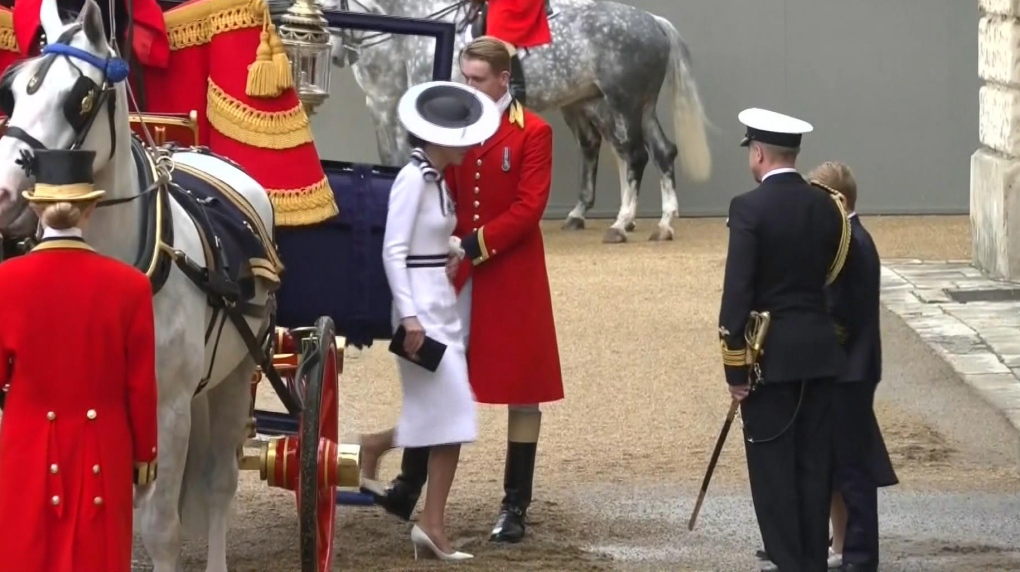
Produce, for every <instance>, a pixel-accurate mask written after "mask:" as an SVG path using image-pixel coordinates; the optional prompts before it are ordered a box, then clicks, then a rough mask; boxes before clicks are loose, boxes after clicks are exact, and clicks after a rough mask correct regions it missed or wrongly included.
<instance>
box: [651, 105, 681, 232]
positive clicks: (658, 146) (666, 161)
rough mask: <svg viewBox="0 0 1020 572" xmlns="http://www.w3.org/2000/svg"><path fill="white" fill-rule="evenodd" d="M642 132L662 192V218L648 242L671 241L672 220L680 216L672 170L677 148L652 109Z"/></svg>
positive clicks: (674, 174)
mask: <svg viewBox="0 0 1020 572" xmlns="http://www.w3.org/2000/svg"><path fill="white" fill-rule="evenodd" d="M644 132H645V139H646V140H647V143H648V150H649V151H650V152H651V154H652V160H653V161H654V162H655V166H656V167H657V168H658V169H659V172H660V179H659V188H660V190H661V192H662V218H660V219H659V225H658V227H657V228H656V229H655V230H654V231H652V234H651V236H649V237H648V240H673V219H674V218H675V217H678V216H680V205H679V202H678V201H677V198H676V171H675V169H674V168H673V161H674V160H676V155H677V148H676V145H674V144H673V142H672V141H670V140H669V138H667V137H666V133H665V132H663V130H662V125H661V124H659V118H658V117H656V115H655V108H654V107H651V108H650V109H649V113H648V114H647V115H646V116H645V121H644Z"/></svg>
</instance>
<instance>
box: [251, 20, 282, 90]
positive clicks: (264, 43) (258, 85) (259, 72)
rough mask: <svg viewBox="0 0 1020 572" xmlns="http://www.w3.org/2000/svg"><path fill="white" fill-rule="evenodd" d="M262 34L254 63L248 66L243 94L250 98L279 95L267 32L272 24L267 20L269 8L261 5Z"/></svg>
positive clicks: (260, 34) (278, 82) (277, 80)
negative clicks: (246, 81)
mask: <svg viewBox="0 0 1020 572" xmlns="http://www.w3.org/2000/svg"><path fill="white" fill-rule="evenodd" d="M262 10H263V16H262V18H263V20H262V32H260V33H259V47H258V49H257V50H256V51H255V61H254V62H252V64H251V65H250V66H248V85H247V86H246V87H245V90H244V92H245V93H246V94H248V95H249V96H250V97H263V98H274V97H277V96H279V95H280V91H281V89H280V85H279V84H280V81H279V79H278V78H277V75H278V74H277V69H276V66H274V65H273V49H272V48H271V47H270V45H269V36H270V34H269V32H270V26H272V22H270V20H269V8H267V7H266V6H265V4H263V5H262Z"/></svg>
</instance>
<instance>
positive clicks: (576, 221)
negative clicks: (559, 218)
mask: <svg viewBox="0 0 1020 572" xmlns="http://www.w3.org/2000/svg"><path fill="white" fill-rule="evenodd" d="M560 230H584V219H583V218H577V217H572V216H568V217H567V220H565V221H563V226H561V227H560Z"/></svg>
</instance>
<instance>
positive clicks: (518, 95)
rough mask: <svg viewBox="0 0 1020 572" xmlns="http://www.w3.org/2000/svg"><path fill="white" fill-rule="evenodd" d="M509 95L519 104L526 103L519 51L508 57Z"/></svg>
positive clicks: (526, 95) (525, 104)
mask: <svg viewBox="0 0 1020 572" xmlns="http://www.w3.org/2000/svg"><path fill="white" fill-rule="evenodd" d="M510 95H512V96H513V98H514V99H516V100H517V101H519V102H520V103H521V105H523V106H527V105H528V94H527V90H526V89H525V87H524V66H523V65H522V64H521V56H520V54H519V53H515V54H514V55H513V56H512V57H511V58H510Z"/></svg>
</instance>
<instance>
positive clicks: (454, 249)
mask: <svg viewBox="0 0 1020 572" xmlns="http://www.w3.org/2000/svg"><path fill="white" fill-rule="evenodd" d="M450 254H452V255H454V256H456V257H457V259H458V260H463V259H464V255H465V254H466V253H465V252H464V249H463V248H461V247H460V238H458V237H456V236H451V237H450Z"/></svg>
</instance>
